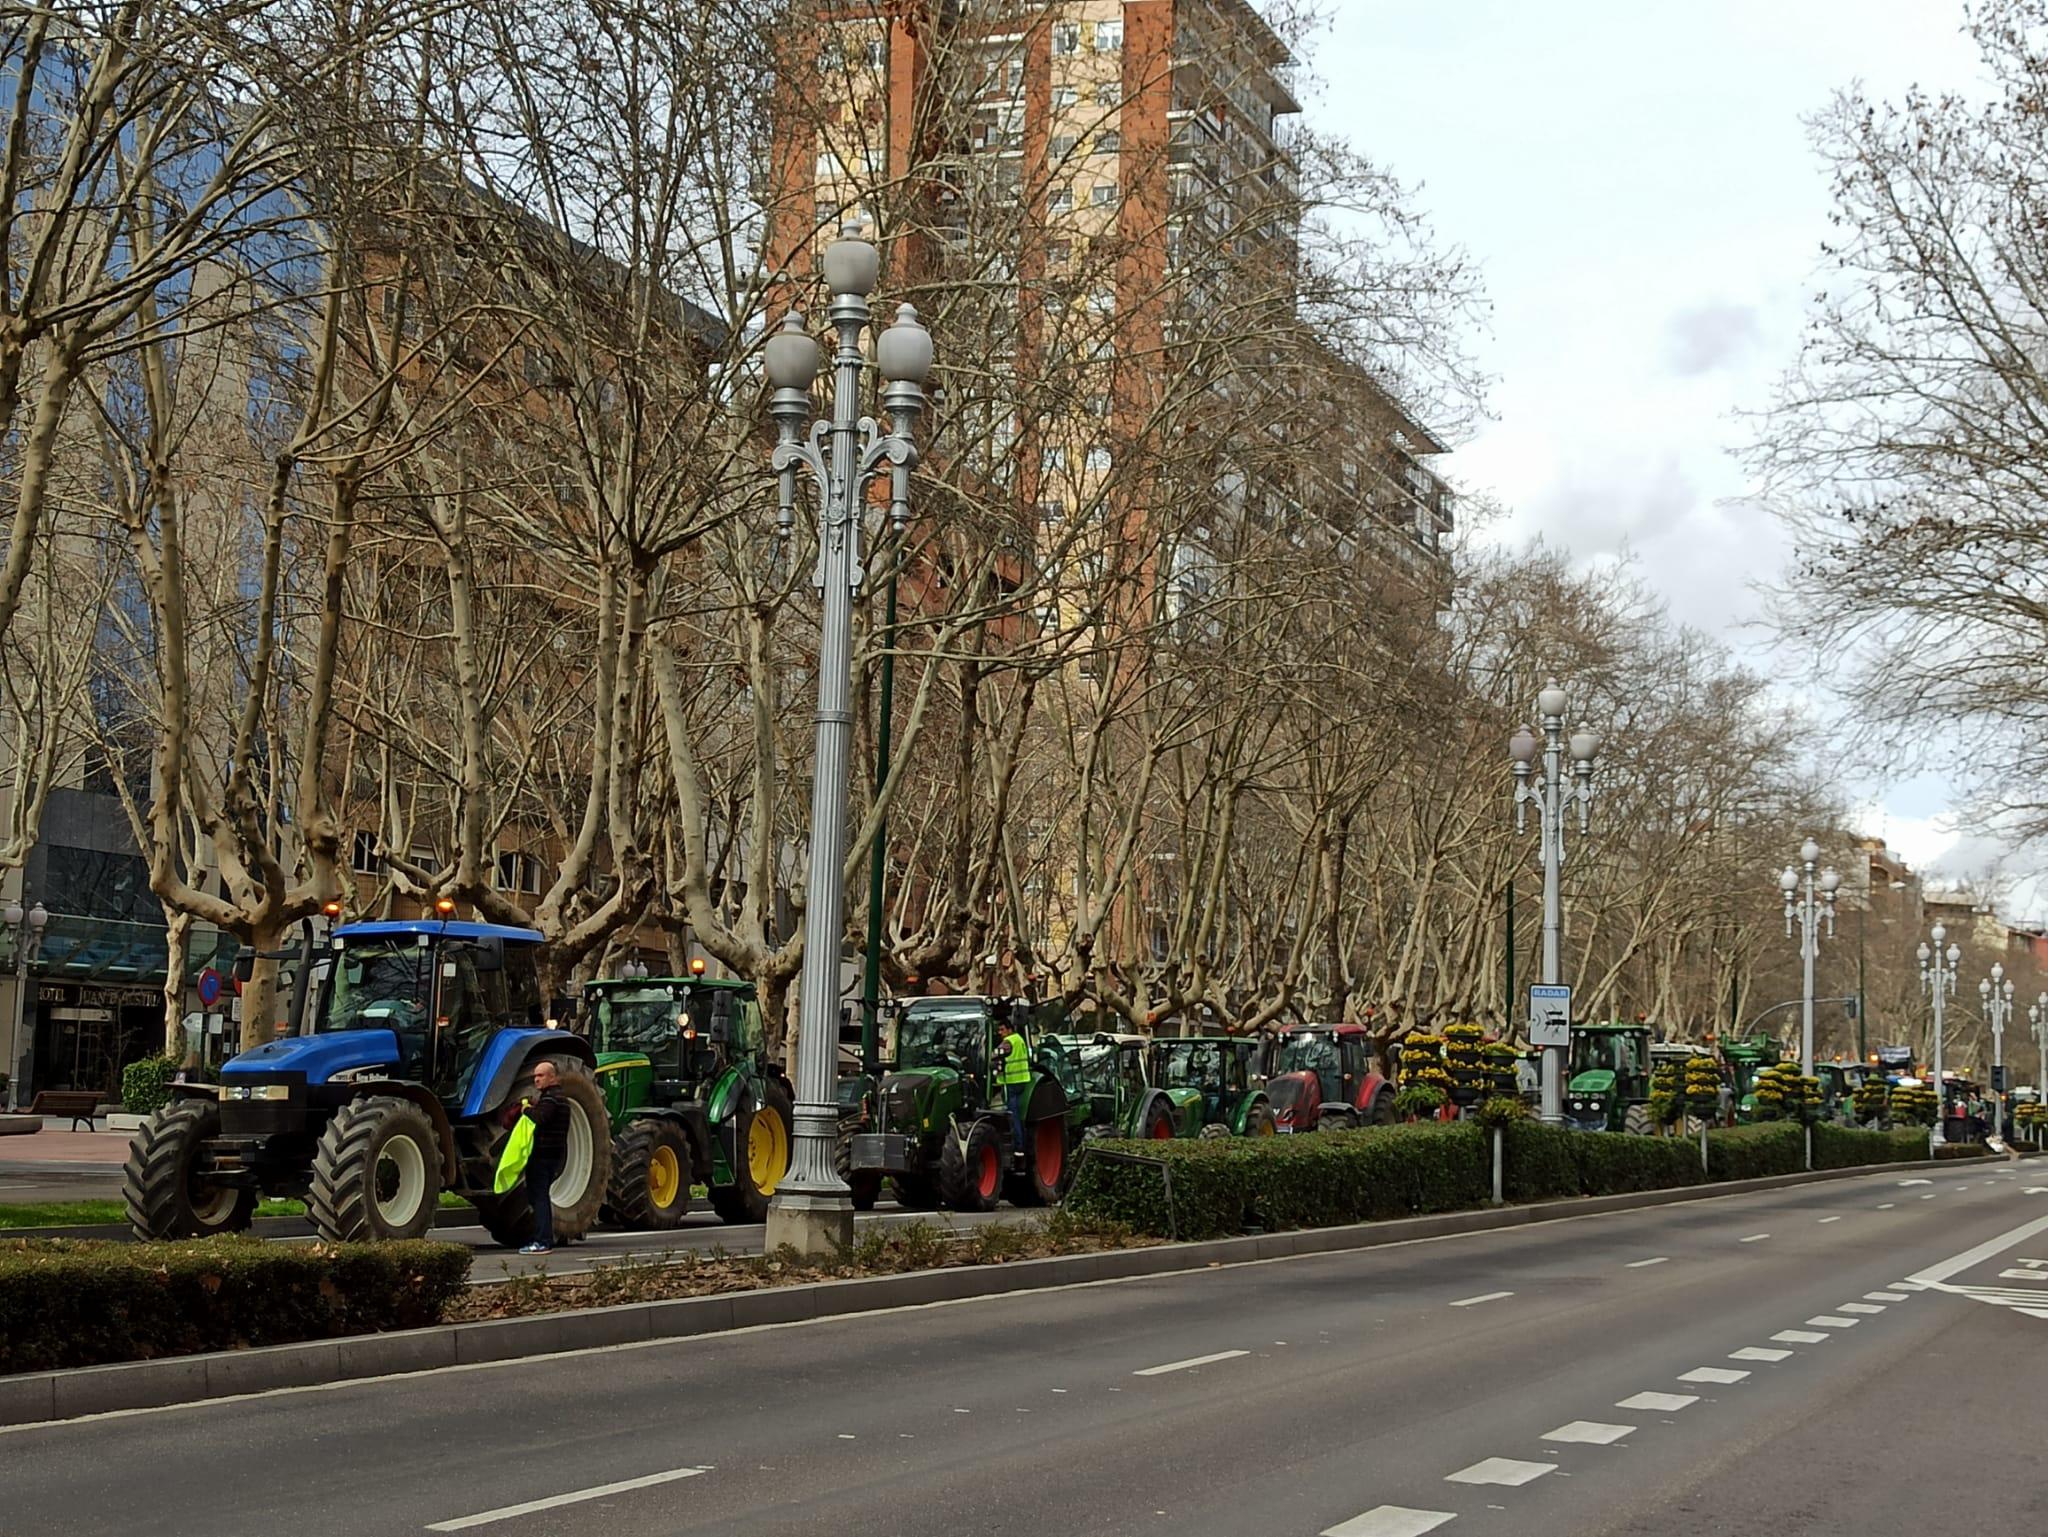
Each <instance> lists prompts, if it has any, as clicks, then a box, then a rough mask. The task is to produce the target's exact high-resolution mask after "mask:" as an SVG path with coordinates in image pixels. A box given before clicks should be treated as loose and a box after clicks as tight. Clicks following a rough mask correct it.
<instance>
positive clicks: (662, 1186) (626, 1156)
mask: <svg viewBox="0 0 2048 1537" xmlns="http://www.w3.org/2000/svg"><path fill="white" fill-rule="evenodd" d="M605 1205H606V1206H608V1207H609V1208H610V1209H611V1213H612V1220H613V1221H614V1222H616V1223H618V1225H619V1226H620V1227H626V1228H634V1229H637V1230H640V1231H650V1232H665V1231H667V1230H668V1229H670V1228H677V1227H681V1226H682V1225H683V1218H685V1217H686V1216H688V1215H689V1214H690V1139H689V1138H688V1137H686V1136H684V1135H683V1129H682V1127H680V1126H678V1125H676V1123H675V1122H673V1121H658V1120H647V1121H634V1122H632V1123H631V1124H630V1125H628V1126H627V1127H626V1129H625V1130H624V1131H622V1132H620V1133H619V1135H618V1136H617V1138H615V1139H614V1140H613V1142H612V1174H611V1183H610V1186H609V1187H608V1189H607V1190H606V1193H605Z"/></svg>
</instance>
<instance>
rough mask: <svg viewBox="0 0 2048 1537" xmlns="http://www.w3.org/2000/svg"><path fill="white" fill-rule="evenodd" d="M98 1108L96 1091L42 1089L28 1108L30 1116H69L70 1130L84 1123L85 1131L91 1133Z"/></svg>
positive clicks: (97, 1092) (98, 1101)
mask: <svg viewBox="0 0 2048 1537" xmlns="http://www.w3.org/2000/svg"><path fill="white" fill-rule="evenodd" d="M99 1108H100V1096H99V1091H98V1090H97V1089H44V1090H42V1091H41V1092H39V1093H38V1094H37V1095H36V1097H35V1101H34V1103H33V1104H31V1105H30V1106H29V1107H28V1113H29V1114H30V1115H47V1116H52V1117H58V1116H67V1115H68V1116H70V1117H71V1129H72V1130H73V1131H76V1130H78V1123H79V1122H80V1121H83V1122H85V1129H86V1130H87V1131H93V1130H96V1129H97V1128H95V1127H94V1125H93V1124H92V1123H93V1121H94V1120H95V1119H96V1118H97V1116H98V1113H99Z"/></svg>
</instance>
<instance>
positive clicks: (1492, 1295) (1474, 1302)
mask: <svg viewBox="0 0 2048 1537" xmlns="http://www.w3.org/2000/svg"><path fill="white" fill-rule="evenodd" d="M1513 1295H1514V1293H1513V1292H1481V1293H1480V1294H1479V1295H1478V1296H1476V1297H1466V1298H1464V1299H1462V1300H1460V1301H1457V1302H1453V1303H1452V1304H1451V1306H1452V1307H1454V1308H1476V1307H1478V1306H1479V1304H1480V1303H1482V1302H1498V1301H1500V1299H1501V1298H1503V1297H1512V1296H1513Z"/></svg>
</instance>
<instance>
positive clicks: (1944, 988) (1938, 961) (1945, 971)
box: [1920, 923, 1963, 1147]
mask: <svg viewBox="0 0 2048 1537" xmlns="http://www.w3.org/2000/svg"><path fill="white" fill-rule="evenodd" d="M1927 937H1928V938H1929V939H1931V940H1933V941H1934V943H1933V944H1932V945H1926V944H1923V945H1921V946H1920V985H1921V987H1923V988H1924V989H1925V990H1926V992H1927V996H1928V997H1929V998H1930V999H1932V1000H1933V1003H1934V1131H1933V1132H1932V1133H1931V1134H1930V1135H1929V1137H1928V1139H1927V1140H1928V1145H1929V1146H1930V1147H1940V1146H1941V1145H1942V1144H1943V1143H1944V1142H1946V1141H1948V1134H1947V1133H1946V1132H1945V1131H1944V1130H1943V1129H1942V1122H1943V1121H1944V1120H1946V1119H1947V1117H1948V1103H1947V1091H1946V1089H1945V1088H1944V1087H1943V1085H1942V1081H1941V1046H1942V1015H1943V1005H1944V1004H1946V1002H1947V1001H1948V1000H1949V999H1951V998H1953V997H1955V995H1956V963H1957V962H1958V961H1960V960H1962V958H1963V950H1962V946H1960V945H1950V946H1949V947H1948V948H1947V949H1946V950H1944V949H1942V942H1943V941H1944V940H1946V939H1947V938H1948V928H1947V926H1946V925H1944V924H1939V923H1937V924H1936V925H1935V926H1934V927H1933V929H1931V930H1930V931H1929V932H1928V936H1927Z"/></svg>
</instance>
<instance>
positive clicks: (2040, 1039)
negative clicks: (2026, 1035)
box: [2027, 993, 2048, 1105]
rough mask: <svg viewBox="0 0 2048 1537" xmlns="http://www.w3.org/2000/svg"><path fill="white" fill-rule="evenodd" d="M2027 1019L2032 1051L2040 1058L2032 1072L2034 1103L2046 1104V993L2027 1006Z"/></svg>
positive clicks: (2047, 996) (2047, 1028)
mask: <svg viewBox="0 0 2048 1537" xmlns="http://www.w3.org/2000/svg"><path fill="white" fill-rule="evenodd" d="M2027 1018H2028V1019H2030V1020H2032V1021H2033V1022H2034V1050H2035V1051H2037V1052H2039V1053H2040V1057H2041V1060H2040V1062H2039V1063H2038V1065H2037V1066H2036V1068H2035V1071H2034V1103H2035V1104H2037V1105H2039V1104H2048V993H2043V994H2042V995H2041V996H2040V998H2039V999H2037V1000H2036V1001H2035V1002H2033V1003H2030V1004H2028V1005H2027Z"/></svg>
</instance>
